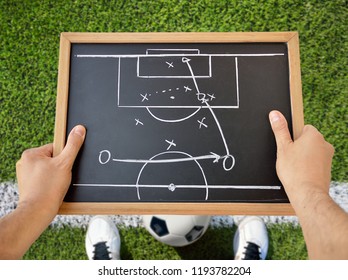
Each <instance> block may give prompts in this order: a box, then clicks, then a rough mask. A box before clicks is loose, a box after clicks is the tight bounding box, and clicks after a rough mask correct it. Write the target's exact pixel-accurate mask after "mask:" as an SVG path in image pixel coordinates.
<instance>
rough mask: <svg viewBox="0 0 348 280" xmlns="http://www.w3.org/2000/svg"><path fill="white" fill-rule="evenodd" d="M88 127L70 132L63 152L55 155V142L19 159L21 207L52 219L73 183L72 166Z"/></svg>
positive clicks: (18, 176)
mask: <svg viewBox="0 0 348 280" xmlns="http://www.w3.org/2000/svg"><path fill="white" fill-rule="evenodd" d="M85 134H86V130H85V128H84V127H83V126H76V127H74V128H73V129H72V131H71V132H70V134H69V137H68V140H67V143H66V146H65V148H64V149H63V151H62V152H61V153H60V154H59V155H58V156H56V157H52V153H53V145H52V144H47V145H45V146H42V147H39V148H33V149H29V150H26V151H24V152H23V154H22V157H21V159H20V160H19V161H18V162H17V166H16V167H17V179H18V187H19V202H18V207H22V206H23V205H25V206H29V207H31V208H33V207H37V209H40V211H42V212H44V213H45V215H47V216H46V218H48V219H53V218H54V216H55V215H56V214H57V212H58V210H59V207H60V206H61V204H62V202H63V199H64V196H65V194H66V192H67V190H68V187H69V185H70V182H71V169H72V166H73V164H74V160H75V158H76V156H77V154H78V152H79V150H80V148H81V146H82V144H83V141H84V139H85Z"/></svg>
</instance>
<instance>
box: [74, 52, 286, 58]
mask: <svg viewBox="0 0 348 280" xmlns="http://www.w3.org/2000/svg"><path fill="white" fill-rule="evenodd" d="M284 55H285V54H284V53H256V54H255V53H248V54H246V53H231V54H215V53H214V54H186V56H246V57H248V56H250V57H258V56H284ZM173 56H179V57H182V56H185V54H76V55H75V57H76V58H138V57H173Z"/></svg>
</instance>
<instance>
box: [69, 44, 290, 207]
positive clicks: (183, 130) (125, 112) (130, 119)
mask: <svg viewBox="0 0 348 280" xmlns="http://www.w3.org/2000/svg"><path fill="white" fill-rule="evenodd" d="M284 55H285V54H284V52H277V53H257V54H254V53H240V54H238V53H205V52H203V51H202V50H200V49H199V48H146V50H145V51H144V53H143V54H134V53H132V54H94V53H83V54H80V53H77V54H75V55H74V59H75V60H77V61H81V63H84V64H88V63H92V64H93V63H95V65H102V64H103V63H104V64H105V63H106V64H107V65H109V66H108V67H109V68H108V70H106V69H105V71H104V70H100V74H97V75H94V76H93V79H91V77H92V75H90V76H88V77H83V79H85V80H86V81H89V83H90V87H92V88H93V87H96V88H97V87H98V86H100V87H103V86H105V84H109V83H110V86H105V87H106V88H107V89H105V90H104V89H103V90H101V91H102V94H105V96H107V99H105V100H104V101H100V100H99V99H98V100H97V99H96V102H95V108H99V107H98V106H99V104H101V105H100V107H101V106H105V108H111V109H105V111H108V112H110V111H111V110H112V116H111V117H109V120H108V118H107V116H106V113H105V119H104V122H102V124H103V126H100V124H99V125H98V126H97V125H95V127H96V128H95V129H94V130H93V128H91V127H93V125H94V124H93V123H94V122H95V121H92V118H91V117H90V116H88V117H86V118H85V119H83V118H82V121H81V122H85V123H86V126H87V129H88V134H87V138H86V144H85V147H84V150H83V151H82V154H81V157H80V159H79V160H80V162H79V163H78V167H77V168H79V170H78V172H77V173H78V174H79V176H73V181H72V186H73V187H75V188H79V189H80V190H82V189H83V188H86V187H87V188H94V189H99V190H100V191H103V190H106V189H108V190H110V189H112V190H116V189H119V190H120V191H121V190H122V191H123V193H127V194H124V196H122V195H120V194H119V197H120V200H121V201H211V200H213V201H223V200H224V199H230V198H226V197H223V196H224V195H223V194H218V195H212V192H214V191H219V190H220V191H221V190H222V191H223V190H230V191H231V194H232V196H233V194H235V193H236V192H239V193H240V192H250V191H261V192H262V191H264V192H270V191H271V192H274V191H275V192H277V191H279V190H281V189H282V187H281V186H280V184H272V183H269V184H268V183H267V182H266V183H263V182H262V180H259V181H260V183H259V184H248V180H246V179H245V180H244V181H243V180H239V179H238V178H239V176H240V174H241V170H242V169H243V170H245V168H246V167H247V166H248V165H250V166H251V171H250V176H253V175H252V174H253V172H254V171H253V170H254V169H255V170H256V169H257V167H254V165H255V163H250V164H248V161H253V160H252V157H253V156H255V157H259V160H260V161H261V163H259V164H258V166H262V165H265V164H263V163H262V160H263V159H262V157H261V158H260V156H259V152H258V151H254V150H252V149H253V148H249V147H248V145H249V144H248V143H249V142H248V141H254V140H248V141H243V140H241V138H240V137H241V133H245V132H244V131H245V130H246V128H245V126H243V125H241V122H240V116H239V115H238V114H239V113H238V111H239V110H243V103H242V100H243V99H242V98H241V95H242V94H243V91H242V90H241V89H243V88H244V87H246V86H244V85H242V87H241V81H242V83H243V84H245V82H244V81H245V79H241V77H240V75H241V73H240V69H239V68H240V66H241V65H244V67H245V65H246V63H247V62H249V61H253V60H254V59H255V60H256V61H259V60H260V59H261V60H260V61H269V60H274V59H277V58H279V57H284ZM109 69H113V71H109ZM95 71H97V70H95ZM98 71H99V70H98ZM111 72H113V73H111ZM96 73H97V72H96ZM98 73H99V72H98ZM255 73H256V70H255ZM264 75H266V74H264ZM267 75H268V74H267ZM105 76H107V77H108V80H107V79H106V77H105ZM110 77H112V79H110ZM260 79H261V80H262V78H260ZM106 80H107V82H104V81H106ZM82 87H86V89H85V90H86V91H88V90H89V89H88V88H87V86H82ZM110 89H112V90H110ZM81 91H82V90H81ZM91 91H92V90H91ZM91 95H92V93H91ZM86 96H90V95H89V93H88V94H86ZM93 98H95V97H93ZM98 110H99V109H98ZM244 110H245V109H244ZM100 115H101V117H100V118H101V119H103V118H104V113H103V112H101V113H100ZM89 122H91V125H88V124H89ZM112 127H114V129H112ZM101 135H103V136H102V137H101ZM107 135H109V136H107ZM248 135H249V134H248ZM243 137H244V136H243ZM101 138H103V139H101ZM89 139H90V141H91V142H92V141H93V143H97V145H96V144H93V148H92V145H89V143H88V141H89ZM243 142H245V143H246V145H247V149H248V151H247V152H249V151H250V154H249V155H246V156H243V153H244V151H241V149H240V148H239V147H240V145H242V144H243ZM253 145H254V144H250V147H254V146H253ZM261 154H262V155H263V153H261ZM84 156H86V157H88V158H93V164H87V163H86V164H84V163H83V158H84ZM243 172H244V171H243ZM272 172H274V171H272ZM83 174H86V176H85V175H83ZM90 174H92V175H93V179H88V178H92V176H91V175H90ZM243 176H244V175H243ZM257 180H258V179H257V178H256V181H257ZM235 182H236V183H235ZM221 197H223V198H221ZM109 199H110V200H109ZM232 200H233V198H232ZM238 200H241V199H240V196H239V198H238ZM106 201H114V200H113V199H112V198H108V199H106ZM116 201H117V200H116Z"/></svg>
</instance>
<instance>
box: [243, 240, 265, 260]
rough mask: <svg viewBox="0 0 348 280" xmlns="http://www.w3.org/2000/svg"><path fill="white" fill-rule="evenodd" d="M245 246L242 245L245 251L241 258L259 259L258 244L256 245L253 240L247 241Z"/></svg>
mask: <svg viewBox="0 0 348 280" xmlns="http://www.w3.org/2000/svg"><path fill="white" fill-rule="evenodd" d="M247 244H248V245H247V246H246V247H244V248H245V252H244V258H243V260H260V259H261V257H260V254H261V250H260V246H259V245H256V244H255V243H253V242H247Z"/></svg>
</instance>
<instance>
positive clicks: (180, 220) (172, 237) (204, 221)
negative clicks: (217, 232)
mask: <svg viewBox="0 0 348 280" xmlns="http://www.w3.org/2000/svg"><path fill="white" fill-rule="evenodd" d="M210 220H211V216H195V215H154V216H151V215H144V216H143V223H144V226H145V228H146V229H147V230H148V231H149V232H150V234H151V235H152V236H153V237H154V238H156V239H157V240H158V241H160V242H163V243H165V244H168V245H171V246H174V247H182V246H186V245H189V244H192V243H193V242H195V241H197V240H198V239H199V238H200V237H202V236H203V234H204V233H205V231H206V230H207V228H208V226H209V224H210Z"/></svg>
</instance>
